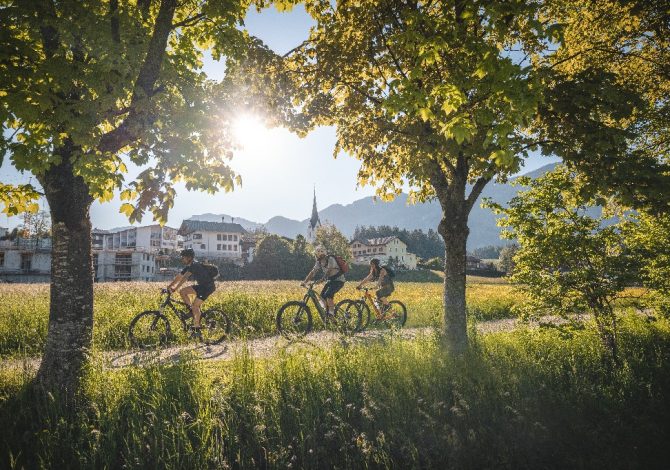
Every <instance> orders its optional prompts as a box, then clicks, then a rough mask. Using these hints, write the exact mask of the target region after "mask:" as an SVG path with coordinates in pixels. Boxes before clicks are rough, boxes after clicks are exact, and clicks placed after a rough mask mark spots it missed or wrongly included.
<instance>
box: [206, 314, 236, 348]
mask: <svg viewBox="0 0 670 470" xmlns="http://www.w3.org/2000/svg"><path fill="white" fill-rule="evenodd" d="M201 325H202V330H201V332H202V341H203V342H204V343H205V344H219V343H220V342H221V341H223V340H224V339H226V338H227V337H228V335H229V334H230V319H229V318H228V315H226V314H225V313H224V312H223V310H221V309H219V308H210V309H207V310H205V311H204V312H202V317H201Z"/></svg>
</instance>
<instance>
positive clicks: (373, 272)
mask: <svg viewBox="0 0 670 470" xmlns="http://www.w3.org/2000/svg"><path fill="white" fill-rule="evenodd" d="M392 273H393V270H391V268H389V267H388V266H382V265H381V262H380V261H379V260H378V259H377V258H373V259H371V260H370V273H369V274H368V275H367V277H366V278H365V279H363V280H362V281H361V282H360V284H358V286H357V287H356V288H357V289H360V288H362V287H363V286H364V285H365V284H366V283H368V282H377V285H378V289H377V292H376V294H377V301H378V302H380V303H381V310H382V312H385V311H386V310H387V309H388V308H389V296H390V295H391V294H392V293H393V291H394V290H395V286H394V285H393V279H392V275H393V274H392Z"/></svg>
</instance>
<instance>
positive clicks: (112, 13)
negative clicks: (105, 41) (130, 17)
mask: <svg viewBox="0 0 670 470" xmlns="http://www.w3.org/2000/svg"><path fill="white" fill-rule="evenodd" d="M109 24H110V27H111V29H112V40H113V41H114V42H115V43H117V44H118V43H120V42H121V32H120V30H119V0H109Z"/></svg>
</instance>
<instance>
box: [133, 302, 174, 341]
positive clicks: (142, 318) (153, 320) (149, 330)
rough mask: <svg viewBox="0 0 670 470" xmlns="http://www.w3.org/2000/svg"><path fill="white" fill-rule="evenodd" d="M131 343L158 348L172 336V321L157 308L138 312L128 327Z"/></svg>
mask: <svg viewBox="0 0 670 470" xmlns="http://www.w3.org/2000/svg"><path fill="white" fill-rule="evenodd" d="M128 338H129V339H130V344H131V345H132V346H133V347H135V348H142V349H147V348H157V347H160V346H162V345H164V344H165V343H167V342H168V340H169V338H170V322H169V321H168V319H167V317H166V316H165V315H163V314H162V313H160V312H158V311H156V310H147V311H146V312H142V313H140V314H138V315H137V316H136V317H135V318H133V321H131V322H130V327H129V328H128Z"/></svg>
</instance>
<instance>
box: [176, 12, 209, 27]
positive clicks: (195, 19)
mask: <svg viewBox="0 0 670 470" xmlns="http://www.w3.org/2000/svg"><path fill="white" fill-rule="evenodd" d="M206 16H207V14H206V13H199V14H197V15H195V16H191V17H190V18H186V19H185V20H183V21H180V22H179V23H174V24H173V25H172V27H173V28H182V27H188V26H193V25H195V24H198V23H199V22H200V20H202V19H203V18H205V17H206Z"/></svg>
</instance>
